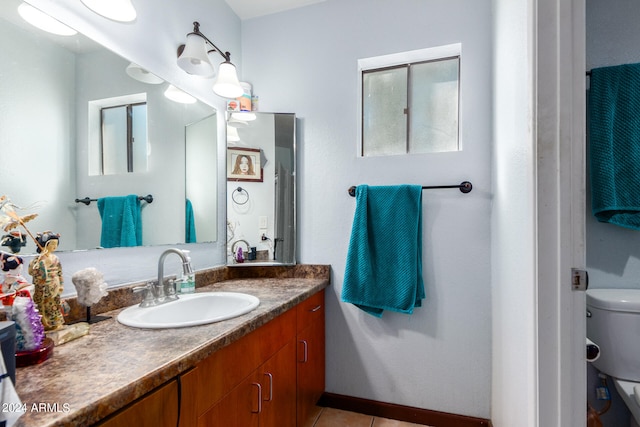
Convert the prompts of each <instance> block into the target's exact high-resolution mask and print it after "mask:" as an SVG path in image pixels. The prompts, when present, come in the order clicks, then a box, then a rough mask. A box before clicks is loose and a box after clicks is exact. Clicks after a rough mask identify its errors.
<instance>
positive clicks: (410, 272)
mask: <svg viewBox="0 0 640 427" xmlns="http://www.w3.org/2000/svg"><path fill="white" fill-rule="evenodd" d="M424 297H425V293H424V283H423V281H422V187H420V186H418V185H399V186H384V187H369V186H367V185H359V186H358V187H357V188H356V211H355V214H354V218H353V226H352V229H351V240H350V242H349V250H348V254H347V265H346V268H345V274H344V283H343V285H342V301H344V302H348V303H352V304H355V305H356V306H357V307H359V308H360V309H362V310H364V311H365V312H367V313H369V314H371V315H373V316H376V317H382V312H383V311H384V310H391V311H397V312H400V313H408V314H411V313H413V309H414V307H420V306H421V305H422V299H423V298H424Z"/></svg>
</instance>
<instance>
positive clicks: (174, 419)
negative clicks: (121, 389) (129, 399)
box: [99, 380, 178, 427]
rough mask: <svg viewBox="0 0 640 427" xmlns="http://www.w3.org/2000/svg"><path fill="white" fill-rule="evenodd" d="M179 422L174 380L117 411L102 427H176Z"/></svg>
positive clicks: (101, 424) (176, 387)
mask: <svg viewBox="0 0 640 427" xmlns="http://www.w3.org/2000/svg"><path fill="white" fill-rule="evenodd" d="M177 424H178V384H177V381H176V380H172V381H170V382H168V383H166V384H165V385H163V386H160V387H159V388H157V389H156V390H154V391H152V392H150V393H149V394H147V395H146V396H144V397H142V398H140V399H139V400H137V401H135V402H134V403H133V404H131V405H130V406H129V407H127V408H125V409H123V410H121V411H120V412H118V413H116V415H114V416H113V417H111V418H109V419H108V420H107V421H105V422H103V423H100V424H99V426H100V427H130V426H136V427H175V426H176V425H177Z"/></svg>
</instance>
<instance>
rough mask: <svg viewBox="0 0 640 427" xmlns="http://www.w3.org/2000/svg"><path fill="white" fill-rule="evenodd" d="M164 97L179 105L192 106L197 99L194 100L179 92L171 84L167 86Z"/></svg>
mask: <svg viewBox="0 0 640 427" xmlns="http://www.w3.org/2000/svg"><path fill="white" fill-rule="evenodd" d="M164 96H166V97H167V98H169V99H170V100H172V101H174V102H178V103H180V104H194V103H195V102H196V101H197V99H195V98H194V97H193V96H191V95H189V94H188V93H186V92H183V91H181V90H180V89H178V88H177V87H175V86H174V85H171V84H170V85H169V87H168V88H167V90H165V91H164Z"/></svg>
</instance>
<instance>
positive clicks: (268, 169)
mask: <svg viewBox="0 0 640 427" xmlns="http://www.w3.org/2000/svg"><path fill="white" fill-rule="evenodd" d="M255 116H256V118H255V120H251V121H246V122H242V121H241V122H239V123H238V122H235V120H233V118H232V119H231V120H230V121H229V123H230V124H233V125H234V126H230V127H229V128H228V132H227V264H228V265H233V266H244V265H255V264H256V263H261V264H295V263H296V253H295V252H296V118H295V114H290V113H256V114H255Z"/></svg>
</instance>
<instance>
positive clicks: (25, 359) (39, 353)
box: [16, 338, 54, 368]
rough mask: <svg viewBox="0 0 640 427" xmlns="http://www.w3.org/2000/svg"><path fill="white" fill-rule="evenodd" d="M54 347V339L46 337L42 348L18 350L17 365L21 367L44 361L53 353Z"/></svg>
mask: <svg viewBox="0 0 640 427" xmlns="http://www.w3.org/2000/svg"><path fill="white" fill-rule="evenodd" d="M53 347H54V344H53V340H52V339H51V338H45V339H44V341H42V345H41V346H40V348H38V349H36V350H31V351H18V352H16V367H18V368H21V367H23V366H29V365H37V364H38V363H42V362H44V361H45V360H47V359H48V358H49V357H51V356H52V355H53Z"/></svg>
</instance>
